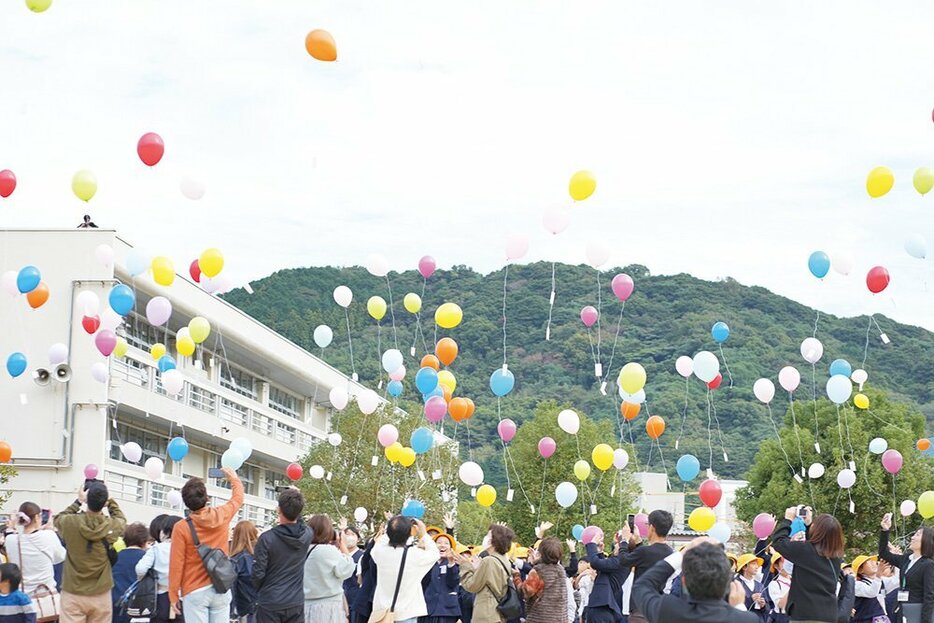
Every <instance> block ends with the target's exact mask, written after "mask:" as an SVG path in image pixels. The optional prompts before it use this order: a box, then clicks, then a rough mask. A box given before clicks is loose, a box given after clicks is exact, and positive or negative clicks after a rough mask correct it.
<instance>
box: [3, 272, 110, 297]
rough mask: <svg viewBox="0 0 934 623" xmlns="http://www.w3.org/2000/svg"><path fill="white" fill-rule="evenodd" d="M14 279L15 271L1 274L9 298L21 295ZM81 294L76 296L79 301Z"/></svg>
mask: <svg viewBox="0 0 934 623" xmlns="http://www.w3.org/2000/svg"><path fill="white" fill-rule="evenodd" d="M16 277H17V272H16V271H15V270H8V271H6V272H5V273H3V277H2V278H0V281H2V282H3V289H4V290H6V292H7V294H9V295H10V296H19V295H20V294H22V293H21V292H20V291H19V288H18V287H17V285H16ZM81 294H84V292H82V293H81ZM81 294H79V295H78V298H79V299H80V298H81ZM89 294H94V293H93V292H89Z"/></svg>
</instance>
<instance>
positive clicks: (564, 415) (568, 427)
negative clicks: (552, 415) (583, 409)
mask: <svg viewBox="0 0 934 623" xmlns="http://www.w3.org/2000/svg"><path fill="white" fill-rule="evenodd" d="M558 426H559V427H561V430H563V431H564V432H566V433H568V434H569V435H576V434H577V431H579V430H580V428H581V419H580V416H578V415H577V413H576V412H574V411H572V410H571V409H565V410H564V411H562V412H561V413H559V414H558Z"/></svg>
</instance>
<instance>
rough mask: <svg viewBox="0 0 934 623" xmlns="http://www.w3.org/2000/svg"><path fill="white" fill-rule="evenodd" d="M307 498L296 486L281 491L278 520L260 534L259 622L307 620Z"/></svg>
mask: <svg viewBox="0 0 934 623" xmlns="http://www.w3.org/2000/svg"><path fill="white" fill-rule="evenodd" d="M304 507H305V498H304V497H303V496H302V492H301V491H299V490H298V489H296V488H295V487H289V488H288V489H286V490H284V491H283V492H282V493H280V494H279V505H278V514H279V523H278V525H276V526H275V527H273V529H272V530H267V531H266V532H264V533H263V534H262V535H260V537H259V540H258V541H257V542H256V549H255V550H254V552H253V557H254V562H253V586H255V587H256V621H257V623H301V621H303V620H304V618H305V615H304V595H303V593H302V565H304V564H305V559H306V558H307V557H308V551H309V550H308V548H309V546H310V545H311V536H312V534H311V530H310V529H309V528H308V526H306V525H305V524H304V523H302V521H301V516H302V509H303V508H304Z"/></svg>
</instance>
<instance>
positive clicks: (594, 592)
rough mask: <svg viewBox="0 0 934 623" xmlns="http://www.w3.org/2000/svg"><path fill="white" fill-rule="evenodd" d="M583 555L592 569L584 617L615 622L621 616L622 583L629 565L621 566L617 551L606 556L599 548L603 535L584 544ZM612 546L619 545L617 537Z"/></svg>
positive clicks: (592, 622)
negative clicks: (591, 585) (592, 578)
mask: <svg viewBox="0 0 934 623" xmlns="http://www.w3.org/2000/svg"><path fill="white" fill-rule="evenodd" d="M585 547H586V548H587V557H586V558H585V559H584V560H586V561H587V563H589V564H590V566H591V568H593V570H594V571H596V576H595V577H594V580H593V588H592V589H591V591H590V595H589V597H588V598H587V606H586V608H585V609H584V620H586V621H587V623H616V622H617V621H619V620H620V619H621V618H622V617H623V610H622V607H623V585H624V584H625V583H626V580H627V579H628V578H629V575H630V568H629V567H624V566H623V565H622V564H621V562H620V559H619V556H617V555H616V554H618V551H617V552H612V555H610V556H606V555H604V553H603V552H602V550H603V539H602V538H598V539H597V541H591V542H590V543H587V544H586V545H585ZM616 547H617V548H618V547H619V542H618V540H617V543H616Z"/></svg>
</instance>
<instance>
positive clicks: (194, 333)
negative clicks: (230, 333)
mask: <svg viewBox="0 0 934 623" xmlns="http://www.w3.org/2000/svg"><path fill="white" fill-rule="evenodd" d="M188 333H189V334H190V335H191V340H192V341H193V342H194V343H195V344H200V343H201V342H203V341H204V340H206V339H208V336H209V335H211V323H210V322H208V321H207V319H206V318H202V317H201V316H195V317H194V318H192V319H191V322H189V323H188Z"/></svg>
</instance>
